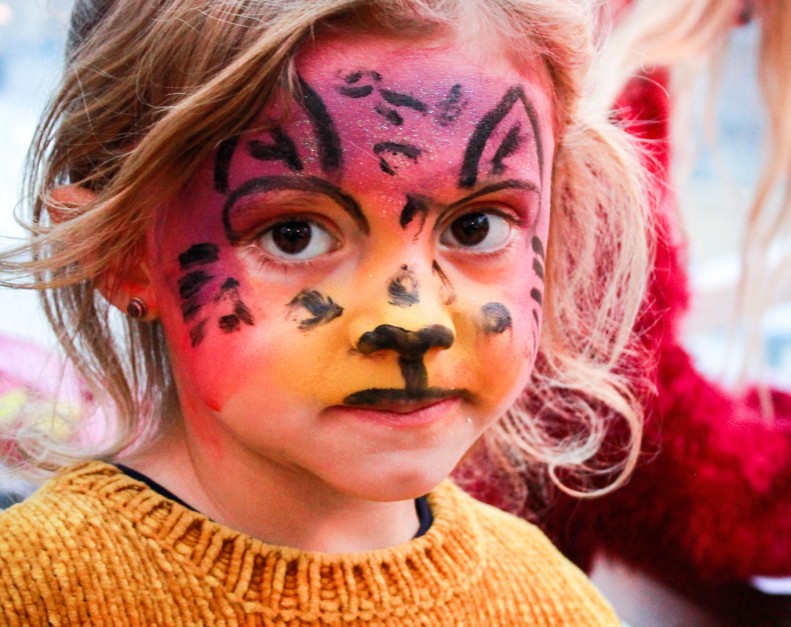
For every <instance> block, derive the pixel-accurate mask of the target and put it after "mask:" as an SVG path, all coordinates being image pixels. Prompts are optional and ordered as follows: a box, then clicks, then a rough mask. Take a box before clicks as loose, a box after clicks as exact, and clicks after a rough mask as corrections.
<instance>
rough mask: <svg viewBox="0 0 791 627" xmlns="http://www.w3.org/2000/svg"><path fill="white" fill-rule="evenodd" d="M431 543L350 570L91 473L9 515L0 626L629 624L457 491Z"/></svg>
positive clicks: (525, 534)
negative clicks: (227, 525)
mask: <svg viewBox="0 0 791 627" xmlns="http://www.w3.org/2000/svg"><path fill="white" fill-rule="evenodd" d="M429 503H430V505H431V508H432V511H433V513H434V523H433V525H432V527H431V529H430V530H429V531H428V533H427V534H426V535H424V536H422V537H420V538H417V539H415V540H413V541H411V542H409V543H407V544H404V545H402V546H398V547H395V548H391V549H384V550H380V551H372V552H368V553H359V554H350V555H328V554H321V553H306V552H303V551H299V550H296V549H289V548H284V547H277V546H271V545H267V544H264V543H263V542H260V541H258V540H255V539H254V538H251V537H249V536H246V535H244V534H242V533H239V532H236V531H234V530H232V529H229V528H227V527H224V526H223V525H220V524H217V523H215V522H212V521H211V520H209V519H207V518H206V517H205V516H202V515H201V514H198V513H196V512H193V511H191V510H189V509H187V508H185V507H182V506H181V505H179V504H177V503H175V502H173V501H171V500H169V499H167V498H165V497H163V496H161V495H159V494H158V493H156V492H155V491H153V490H151V489H150V488H149V487H147V486H146V485H144V484H142V483H140V482H138V481H135V480H134V479H131V478H130V477H128V476H127V475H125V474H123V473H122V472H121V471H119V470H118V469H116V468H115V467H114V466H110V465H107V464H103V463H100V462H86V463H83V464H80V465H78V466H75V467H72V468H71V469H69V470H67V471H65V472H63V473H61V474H60V475H59V476H57V477H55V478H54V479H53V480H51V481H50V482H49V483H47V484H46V485H45V486H44V487H43V488H41V489H40V490H39V491H38V492H37V493H36V494H35V495H33V496H32V497H31V498H30V499H28V500H27V501H25V502H24V503H22V504H19V505H16V506H14V507H12V508H11V509H9V510H7V511H6V512H5V513H3V514H2V515H0V624H2V625H25V626H29V625H59V626H60V625H63V626H65V625H145V626H146V627H148V626H150V625H163V626H171V625H344V626H346V625H406V626H408V625H425V626H429V625H467V626H476V625H480V626H485V627H491V626H498V625H502V626H507V627H514V626H518V625H553V626H559V625H586V626H587V625H618V624H619V623H618V620H617V619H616V617H615V615H614V613H613V611H612V609H611V608H610V606H609V605H608V604H607V602H606V601H604V599H603V598H602V597H601V596H600V595H599V594H598V592H597V591H596V590H595V589H594V588H593V587H592V585H591V584H590V583H589V582H588V581H587V579H586V578H585V576H584V575H583V574H582V573H581V572H580V571H579V570H577V568H575V567H574V566H573V565H572V564H571V563H569V562H568V561H566V560H565V559H564V558H563V557H562V556H561V555H560V554H559V553H558V552H557V551H556V549H555V548H554V547H552V545H551V544H550V543H549V541H548V540H547V539H546V538H545V537H544V536H543V535H542V534H541V532H540V531H538V529H536V528H535V527H533V526H531V525H529V524H528V523H526V522H524V521H521V520H519V519H517V518H515V517H512V516H509V515H507V514H504V513H503V512H500V511H498V510H496V509H494V508H491V507H488V506H486V505H483V504H481V503H479V502H477V501H475V500H473V499H472V498H470V497H469V496H467V495H466V494H464V493H463V492H462V491H461V490H460V489H459V488H457V487H456V486H454V485H453V484H452V483H450V482H446V483H443V484H442V485H440V486H439V487H438V488H437V489H436V490H435V491H434V492H432V493H431V494H430V495H429Z"/></svg>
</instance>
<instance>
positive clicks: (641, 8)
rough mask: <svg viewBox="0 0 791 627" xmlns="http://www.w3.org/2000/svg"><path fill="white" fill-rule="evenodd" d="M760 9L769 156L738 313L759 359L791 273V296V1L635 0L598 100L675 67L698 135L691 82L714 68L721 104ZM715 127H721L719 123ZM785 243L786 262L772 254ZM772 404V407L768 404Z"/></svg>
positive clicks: (612, 43)
mask: <svg viewBox="0 0 791 627" xmlns="http://www.w3.org/2000/svg"><path fill="white" fill-rule="evenodd" d="M752 19H754V20H755V21H757V22H758V25H759V26H760V43H759V50H758V59H757V63H758V66H757V75H758V81H759V88H760V92H761V96H762V99H763V104H764V106H765V110H766V114H767V126H766V129H765V132H764V136H763V148H764V151H763V163H762V166H761V170H760V173H759V175H758V178H757V181H756V184H755V188H754V190H753V197H752V199H751V201H750V205H749V210H748V212H747V220H746V224H745V234H744V241H743V244H742V264H741V277H740V286H739V290H738V302H737V307H736V310H735V311H734V314H736V315H737V316H742V317H743V320H744V322H745V325H744V327H745V329H746V332H745V334H744V341H745V346H746V348H747V354H748V357H749V358H750V360H751V361H752V362H756V361H760V358H759V357H758V356H757V353H758V352H759V350H758V348H759V347H760V345H761V342H760V324H761V317H762V315H763V313H764V312H765V310H766V308H767V306H768V305H770V304H771V302H772V298H773V294H771V293H770V290H771V289H772V288H773V287H774V286H776V285H777V283H779V282H782V281H786V283H787V287H786V288H785V289H786V294H785V296H786V297H787V296H788V294H789V293H791V292H789V291H788V290H791V282H788V278H787V276H785V274H787V273H784V272H783V270H784V268H785V269H787V265H788V263H789V262H791V254H789V252H788V250H789V244H791V184H789V182H790V181H791V178H790V177H791V117H789V115H788V111H789V110H791V72H789V71H788V63H789V59H791V2H788V0H760V1H753V2H745V1H744V0H664V1H663V2H654V1H653V0H634V2H633V3H632V6H631V7H629V8H628V9H627V10H626V11H624V13H623V15H622V16H620V19H619V20H618V23H617V25H616V26H615V27H613V29H612V31H611V32H609V33H607V35H606V36H605V39H606V43H605V45H604V50H603V54H602V55H601V56H600V58H599V61H600V63H599V67H598V69H597V71H596V75H597V78H598V80H597V81H596V84H595V89H594V93H593V94H592V96H593V99H594V101H595V102H596V103H597V106H598V107H599V108H602V109H604V108H608V107H611V106H612V105H613V103H614V101H615V98H616V96H617V95H618V94H619V93H620V91H621V90H622V89H623V87H624V86H625V84H626V83H627V81H628V80H629V79H630V78H632V77H633V76H635V75H636V74H638V73H639V72H641V71H642V70H644V69H649V68H652V67H661V66H665V67H668V68H670V69H671V71H672V85H671V89H672V94H671V95H672V96H673V107H674V116H673V117H674V120H673V122H674V123H673V135H674V139H675V143H676V144H677V145H679V146H683V145H684V144H685V142H686V141H687V138H688V137H689V135H690V133H689V128H688V119H687V118H688V117H689V112H690V110H691V109H692V106H693V105H692V102H691V100H692V98H693V97H694V96H693V94H696V93H698V92H696V91H695V90H692V89H690V87H691V86H692V83H693V81H694V80H696V79H697V78H698V77H700V76H701V75H703V76H706V77H707V78H708V84H709V85H710V86H711V87H712V88H714V89H712V92H711V93H710V94H709V101H708V102H707V106H708V107H709V108H710V109H713V106H712V105H713V96H714V90H715V89H716V87H718V85H719V81H718V78H719V75H720V72H721V69H722V61H723V59H724V58H725V51H726V49H727V47H728V44H729V42H730V39H731V36H732V34H733V33H734V31H735V28H736V27H737V24H738V23H740V22H741V23H745V22H747V21H749V20H752ZM710 113H711V111H710ZM708 117H709V119H710V120H713V119H714V118H715V116H713V115H710V116H708ZM712 125H713V122H712ZM706 130H707V134H708V135H709V136H711V137H713V136H714V131H715V129H714V128H713V126H712V127H711V128H708V129H706ZM778 252H779V253H780V255H779V256H780V257H781V259H780V262H779V263H778V261H777V260H773V257H775V256H777V255H776V253H778ZM773 267H774V271H773V270H772V268H773ZM744 363H745V367H744V369H743V372H742V375H743V376H744V375H746V374H747V373H748V371H749V370H750V367H749V364H748V363H747V361H745V362H744ZM753 365H754V364H753ZM764 409H769V408H768V407H766V404H765V407H764Z"/></svg>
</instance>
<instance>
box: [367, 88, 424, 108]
mask: <svg viewBox="0 0 791 627" xmlns="http://www.w3.org/2000/svg"><path fill="white" fill-rule="evenodd" d="M379 93H380V94H381V96H382V98H384V100H385V102H386V103H388V104H391V105H393V106H394V107H406V108H408V109H414V110H415V111H418V112H420V113H425V112H426V111H427V110H428V107H427V106H426V105H425V103H423V102H421V101H420V100H419V99H417V98H415V97H414V96H410V95H409V94H402V93H399V92H397V91H392V90H391V89H380V90H379Z"/></svg>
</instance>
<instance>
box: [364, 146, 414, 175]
mask: <svg viewBox="0 0 791 627" xmlns="http://www.w3.org/2000/svg"><path fill="white" fill-rule="evenodd" d="M374 153H375V154H376V155H377V156H378V157H379V167H380V168H381V169H382V172H385V173H386V174H389V175H390V176H395V174H396V171H395V170H394V169H393V167H392V166H391V165H390V164H389V163H388V162H387V160H386V159H385V158H384V157H383V156H382V154H383V153H390V154H393V155H404V156H405V157H407V158H409V159H411V160H412V161H414V162H415V163H417V158H418V157H419V156H420V155H422V154H423V151H422V150H421V149H420V148H418V147H417V146H414V145H412V144H401V143H398V142H380V143H378V144H375V145H374Z"/></svg>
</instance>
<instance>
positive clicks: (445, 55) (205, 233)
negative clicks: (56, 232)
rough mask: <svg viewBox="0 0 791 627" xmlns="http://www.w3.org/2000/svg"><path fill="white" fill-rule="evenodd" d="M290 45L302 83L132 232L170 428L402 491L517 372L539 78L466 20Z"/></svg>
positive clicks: (386, 495)
mask: <svg viewBox="0 0 791 627" xmlns="http://www.w3.org/2000/svg"><path fill="white" fill-rule="evenodd" d="M296 67H297V70H298V73H299V83H300V87H301V96H300V97H299V98H297V99H296V101H294V102H285V101H284V99H281V101H280V102H275V103H272V104H271V105H270V106H268V107H267V108H266V109H264V110H263V111H262V112H261V114H260V117H259V123H256V124H255V125H254V126H253V128H252V129H251V130H250V131H249V132H247V133H246V134H244V135H243V136H241V137H239V138H238V139H236V140H233V141H228V142H226V143H225V144H223V145H222V146H220V147H219V149H218V150H217V151H216V153H215V154H214V155H213V156H212V157H211V158H210V159H208V160H207V161H206V162H205V164H204V165H203V166H202V168H201V169H200V170H199V171H198V172H197V174H196V175H195V176H194V177H193V179H192V181H191V183H190V184H189V185H188V186H187V188H186V189H185V190H184V191H183V193H181V194H180V196H179V197H178V199H177V200H176V201H175V202H173V203H171V204H170V205H168V206H167V207H165V208H164V210H163V211H162V212H161V216H160V218H159V219H158V221H157V224H156V225H155V226H154V227H153V228H152V229H151V231H150V233H149V250H150V254H149V257H148V265H149V272H150V274H151V278H152V289H153V292H154V294H155V300H156V306H157V309H158V311H159V314H160V317H161V320H162V323H163V325H164V329H165V333H166V337H167V341H168V344H169V348H170V354H171V358H172V362H173V368H174V375H175V379H176V383H177V387H178V390H179V395H180V401H181V406H182V410H183V414H184V419H185V424H186V426H187V433H188V436H189V437H192V438H195V440H196V442H199V443H200V444H201V446H202V448H203V450H204V452H205V453H206V454H207V455H209V456H210V457H213V458H214V460H212V459H207V460H206V462H207V463H212V461H218V460H220V459H221V458H222V457H223V456H227V455H244V456H248V457H249V459H250V460H251V462H252V463H260V464H262V465H263V466H264V467H268V468H269V469H270V470H271V471H275V472H280V471H282V472H283V473H284V476H288V477H290V478H291V479H292V480H293V478H294V477H297V478H299V479H298V480H299V481H308V482H313V483H314V484H315V485H321V486H324V487H326V488H328V489H331V490H334V491H336V492H340V493H344V494H347V495H354V496H358V497H362V498H366V499H371V500H379V501H386V500H397V499H406V498H412V497H414V496H417V495H419V494H421V493H424V492H426V491H428V490H429V489H431V488H432V487H433V486H434V485H435V484H436V483H438V482H439V481H441V480H442V479H443V478H444V477H446V476H447V475H448V474H449V473H450V472H451V470H452V469H453V468H454V466H455V465H456V464H457V462H458V461H459V459H460V458H461V457H462V456H463V454H464V453H465V451H467V449H468V448H469V447H470V446H471V445H472V444H473V443H474V442H475V441H476V439H477V438H478V437H479V436H480V435H481V433H482V432H483V430H484V429H486V428H487V427H488V426H489V425H491V424H492V423H493V422H494V421H495V420H496V419H497V418H498V417H499V416H501V415H502V414H503V412H504V411H505V410H506V409H507V408H508V407H509V406H510V405H511V404H512V403H513V401H514V400H515V399H516V398H517V396H518V395H519V394H520V392H521V391H522V390H523V388H524V387H525V385H526V384H527V382H528V378H529V375H530V371H531V369H532V365H533V361H534V358H535V355H536V350H537V344H538V337H539V327H540V323H541V301H542V294H543V291H544V281H543V276H544V263H545V260H544V250H546V242H547V232H548V228H549V213H550V207H549V198H550V182H551V164H552V160H553V149H554V137H553V129H552V125H551V110H550V97H549V88H548V84H549V82H548V80H547V79H546V77H545V72H544V71H543V70H542V69H540V68H539V66H538V64H536V66H535V67H533V68H526V69H525V68H522V69H521V70H517V69H516V68H515V67H514V66H513V65H512V64H511V63H510V62H508V61H507V60H506V59H505V58H504V57H503V55H502V54H499V53H498V54H496V55H495V54H493V53H492V52H491V51H489V53H488V55H487V54H486V53H485V52H484V51H482V50H481V49H480V48H477V47H476V46H474V45H473V44H471V43H470V42H466V41H465V42H461V41H452V42H450V43H448V42H436V41H433V42H430V43H429V44H415V43H409V42H405V41H400V40H394V39H386V38H383V37H379V36H359V37H358V36H354V37H353V36H350V35H344V36H339V37H336V38H326V37H325V38H321V39H319V41H318V42H317V43H316V44H314V45H312V46H311V47H309V48H308V49H306V50H305V51H304V52H303V53H302V54H301V55H300V57H299V58H298V61H297V65H296ZM260 129H266V130H260ZM316 482H318V483H317V484H316Z"/></svg>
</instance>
